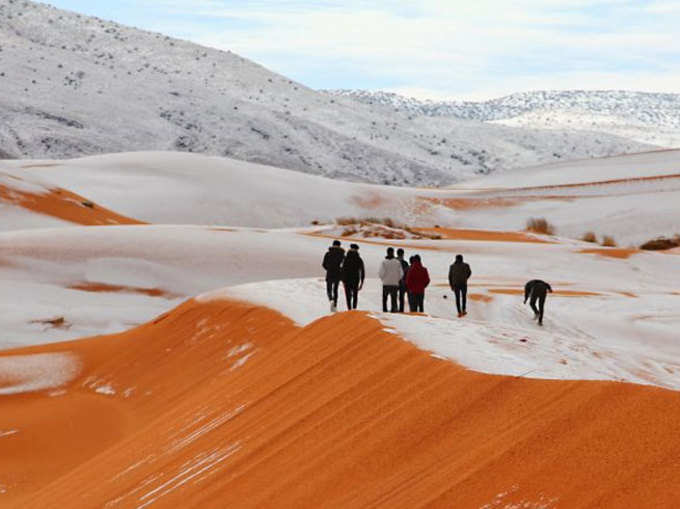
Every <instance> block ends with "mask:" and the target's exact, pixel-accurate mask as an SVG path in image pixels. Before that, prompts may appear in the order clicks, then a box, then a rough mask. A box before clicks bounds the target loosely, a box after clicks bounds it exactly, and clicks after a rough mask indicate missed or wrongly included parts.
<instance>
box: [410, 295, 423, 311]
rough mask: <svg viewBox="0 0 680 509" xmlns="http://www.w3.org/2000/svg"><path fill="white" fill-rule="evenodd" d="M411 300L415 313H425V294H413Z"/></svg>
mask: <svg viewBox="0 0 680 509" xmlns="http://www.w3.org/2000/svg"><path fill="white" fill-rule="evenodd" d="M412 298H413V307H414V309H413V311H415V312H416V313H424V312H425V294H424V293H414V294H412Z"/></svg>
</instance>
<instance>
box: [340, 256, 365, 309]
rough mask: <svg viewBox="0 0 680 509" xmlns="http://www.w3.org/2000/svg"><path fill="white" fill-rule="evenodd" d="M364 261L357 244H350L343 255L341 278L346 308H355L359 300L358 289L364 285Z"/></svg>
mask: <svg viewBox="0 0 680 509" xmlns="http://www.w3.org/2000/svg"><path fill="white" fill-rule="evenodd" d="M365 276H366V271H365V269H364V261H363V260H362V259H361V256H359V246H358V245H357V244H351V245H350V246H349V251H347V255H345V261H344V262H343V264H342V271H341V278H342V284H343V286H344V287H345V299H347V309H348V310H351V309H356V308H357V304H358V302H359V290H361V288H362V287H363V286H364V277H365Z"/></svg>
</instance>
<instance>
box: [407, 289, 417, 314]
mask: <svg viewBox="0 0 680 509" xmlns="http://www.w3.org/2000/svg"><path fill="white" fill-rule="evenodd" d="M406 297H407V298H408V310H409V311H410V312H411V313H413V312H414V311H415V310H416V302H415V301H414V300H413V294H412V293H411V292H408V293H407V294H406Z"/></svg>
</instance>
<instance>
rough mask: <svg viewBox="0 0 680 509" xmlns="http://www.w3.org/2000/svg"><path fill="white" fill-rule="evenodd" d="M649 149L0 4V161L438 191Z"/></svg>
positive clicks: (38, 7)
mask: <svg viewBox="0 0 680 509" xmlns="http://www.w3.org/2000/svg"><path fill="white" fill-rule="evenodd" d="M650 148H653V147H652V146H651V145H649V144H645V143H639V142H636V141H631V140H630V139H627V138H625V137H620V136H612V135H610V134H607V133H600V134H593V133H592V132H588V131H577V130H574V129H559V130H555V129H543V128H540V129H537V128H531V129H527V128H524V127H521V128H516V127H508V126H504V125H493V124H489V123H485V122H480V121H479V119H474V120H469V119H462V120H461V119H460V118H454V117H447V116H437V117H430V116H421V115H415V114H413V113H412V112H409V111H403V109H399V111H395V108H393V107H391V106H390V107H386V106H384V105H380V104H365V103H363V102H362V101H357V100H355V99H354V98H353V97H341V96H329V95H328V94H326V93H321V92H317V91H314V90H311V89H309V88H307V87H305V86H303V85H301V84H299V83H296V82H294V81H292V80H290V79H288V78H286V77H284V76H281V75H278V74H275V73H272V72H270V71H268V70H267V69H265V68H263V67H262V66H260V65H257V64H256V63H253V62H251V61H248V60H246V59H244V58H241V57H240V56H238V55H235V54H233V53H231V52H228V51H219V50H215V49H210V48H205V47H202V46H199V45H196V44H192V43H189V42H185V41H180V40H176V39H173V38H170V37H167V36H164V35H162V34H157V33H150V32H146V31H141V30H137V29H134V28H128V27H124V26H121V25H119V24H116V23H112V22H108V21H104V20H101V19H98V18H93V17H87V16H83V15H80V14H77V13H72V12H66V11H62V10H58V9H55V8H53V7H51V6H48V5H45V4H38V3H34V2H30V1H25V0H21V1H15V0H0V157H2V158H68V157H77V156H81V155H89V154H100V153H110V152H124V151H138V150H173V151H185V152H198V153H204V154H208V155H219V156H226V157H232V158H236V159H241V160H244V161H249V162H255V163H262V164H267V165H273V166H278V167H282V168H288V169H294V170H299V171H303V172H307V173H313V174H318V175H324V176H328V177H331V178H336V179H345V180H355V181H367V182H377V183H385V184H396V185H406V184H417V185H444V184H449V183H452V182H455V181H457V180H459V179H461V178H467V177H470V176H473V175H476V174H486V173H490V172H493V171H496V170H507V169H510V168H515V167H523V166H528V165H533V164H539V163H548V162H552V161H557V160H565V159H567V160H568V159H576V158H590V157H597V156H606V155H614V154H621V153H630V152H638V151H644V150H648V149H650Z"/></svg>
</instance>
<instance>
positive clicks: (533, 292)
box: [322, 240, 552, 325]
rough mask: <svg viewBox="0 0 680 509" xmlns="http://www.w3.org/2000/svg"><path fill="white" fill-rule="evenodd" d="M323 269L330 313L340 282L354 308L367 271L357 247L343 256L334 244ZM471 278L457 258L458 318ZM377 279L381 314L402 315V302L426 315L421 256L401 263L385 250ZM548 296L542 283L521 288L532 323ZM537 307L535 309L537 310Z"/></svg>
mask: <svg viewBox="0 0 680 509" xmlns="http://www.w3.org/2000/svg"><path fill="white" fill-rule="evenodd" d="M322 266H323V268H324V269H325V270H326V293H327V296H328V300H329V302H330V308H331V311H332V312H334V311H337V309H338V291H339V288H340V282H342V283H343V287H344V290H345V299H346V300H347V309H348V310H352V309H356V308H357V304H358V301H359V291H360V290H361V289H362V288H363V286H364V279H365V278H366V269H365V267H364V261H363V260H362V259H361V256H360V255H359V245H358V244H350V246H349V250H348V251H347V252H345V250H344V249H343V248H342V244H341V242H340V241H339V240H334V241H333V244H332V245H331V246H330V247H329V248H328V252H327V253H326V254H325V255H324V258H323V262H322ZM471 275H472V270H471V269H470V265H469V264H468V263H466V262H465V261H464V260H463V255H460V254H459V255H456V259H455V261H454V262H453V264H451V266H450V267H449V286H450V287H451V290H452V291H453V294H454V295H455V298H456V309H457V311H458V317H459V318H462V317H463V316H465V315H467V286H468V279H470V276H471ZM378 277H379V278H380V280H381V281H382V310H383V312H388V306H387V304H388V300H389V304H390V306H389V312H391V313H403V312H404V310H405V306H404V305H405V302H408V307H409V311H410V312H415V313H424V312H425V288H427V287H428V285H429V284H430V274H429V273H428V271H427V268H426V267H425V266H423V263H422V259H421V258H420V255H418V254H416V255H413V256H411V257H410V258H409V261H408V262H407V261H406V260H405V259H404V250H403V249H401V248H399V249H397V251H396V256H395V251H394V248H392V247H388V248H387V254H386V256H385V259H384V260H383V261H382V263H381V264H380V270H379V271H378ZM548 292H552V288H551V287H550V285H549V284H548V283H546V282H545V281H541V280H538V279H534V280H531V281H529V282H528V283H527V284H526V285H525V287H524V303H525V304H526V302H527V300H529V302H530V305H531V309H532V310H533V311H534V314H535V316H534V319H535V320H537V321H538V324H539V325H543V311H544V307H545V300H546V296H547V294H548ZM537 304H538V306H537Z"/></svg>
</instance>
